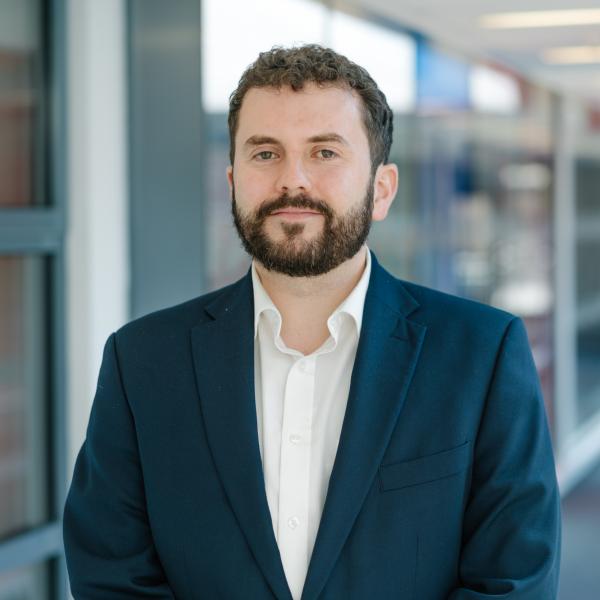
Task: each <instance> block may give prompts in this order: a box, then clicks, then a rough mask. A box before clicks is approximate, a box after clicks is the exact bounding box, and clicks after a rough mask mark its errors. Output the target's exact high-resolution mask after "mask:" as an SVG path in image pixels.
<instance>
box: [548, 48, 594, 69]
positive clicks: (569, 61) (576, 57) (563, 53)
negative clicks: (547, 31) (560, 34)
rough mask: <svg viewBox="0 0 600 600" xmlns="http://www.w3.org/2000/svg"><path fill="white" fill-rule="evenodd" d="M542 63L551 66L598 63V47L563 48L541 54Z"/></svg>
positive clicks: (550, 49) (549, 49) (551, 49)
mask: <svg viewBox="0 0 600 600" xmlns="http://www.w3.org/2000/svg"><path fill="white" fill-rule="evenodd" d="M542 58H543V60H544V62H546V63H548V64H551V65H577V64H579V65H581V64H595V63H600V46H564V47H562V48H548V49H547V50H544V51H543V52H542Z"/></svg>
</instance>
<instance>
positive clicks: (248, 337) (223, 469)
mask: <svg viewBox="0 0 600 600" xmlns="http://www.w3.org/2000/svg"><path fill="white" fill-rule="evenodd" d="M205 309H206V311H207V313H208V316H207V320H206V321H205V322H204V323H202V324H201V325H198V326H196V327H194V328H193V329H192V333H191V335H192V352H193V355H194V364H195V369H196V379H197V384H198V391H199V394H200V400H201V407H202V414H203V417H204V422H205V426H206V436H207V439H208V443H209V445H210V448H211V451H212V455H213V458H214V461H215V465H216V467H217V470H218V472H219V477H220V478H221V482H222V484H223V487H224V489H225V492H226V494H227V496H228V498H229V501H230V503H231V506H232V509H233V511H234V513H235V515H236V517H237V519H238V521H239V523H240V527H241V529H242V530H243V533H244V535H245V537H246V540H247V542H248V545H249V547H250V549H251V551H252V553H253V554H254V558H255V559H256V562H257V563H258V565H259V567H260V569H261V570H262V572H263V574H264V576H265V578H266V580H267V581H268V583H269V585H270V587H271V589H272V591H273V593H274V594H275V596H276V597H277V598H278V599H280V600H291V599H292V595H291V593H290V590H289V587H288V585H287V581H286V578H285V573H284V570H283V565H282V563H281V557H280V554H279V549H278V547H277V541H276V539H275V534H274V533H273V526H272V522H271V515H270V511H269V505H268V502H267V496H266V492H265V483H264V475H263V470H262V463H261V458H260V450H259V445H258V432H257V424H256V405H255V398H254V310H253V296H252V279H251V277H250V274H248V275H246V277H244V278H243V279H242V280H240V281H239V282H238V283H237V284H234V285H233V286H232V287H231V288H230V289H229V292H224V293H223V294H222V295H220V296H218V297H217V299H216V300H214V301H213V302H212V303H211V304H209V305H208V306H207V307H206V308H205Z"/></svg>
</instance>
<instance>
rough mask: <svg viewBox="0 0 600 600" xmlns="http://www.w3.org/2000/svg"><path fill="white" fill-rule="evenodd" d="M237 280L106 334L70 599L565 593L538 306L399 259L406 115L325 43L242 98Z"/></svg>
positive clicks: (236, 184) (69, 513) (236, 176)
mask: <svg viewBox="0 0 600 600" xmlns="http://www.w3.org/2000/svg"><path fill="white" fill-rule="evenodd" d="M229 128H230V136H231V137H230V141H231V166H230V167H229V168H228V171H227V177H228V181H229V184H230V189H231V197H232V210H233V215H234V222H235V225H236V228H237V230H238V233H239V234H240V237H241V239H242V242H243V244H244V247H245V248H246V250H247V251H248V252H249V253H250V254H251V255H252V256H253V258H254V260H253V263H252V268H251V269H250V271H249V272H248V274H247V275H246V276H245V277H244V278H243V279H241V280H240V281H238V282H236V283H234V284H232V285H230V286H228V287H226V288H224V289H221V290H218V291H216V292H212V293H210V294H208V295H206V296H202V297H200V298H196V299H193V300H191V301H189V302H186V303H185V304H182V305H179V306H176V307H173V308H169V309H166V310H163V311H160V312H157V313H154V314H151V315H148V316H146V317H143V318H141V319H138V320H136V321H133V322H132V323H129V324H128V325H126V326H124V327H123V328H121V329H120V330H119V331H117V332H116V333H114V334H112V335H111V336H110V338H109V339H108V341H107V344H106V347H105V350H104V358H103V363H102V367H101V371H100V376H99V381H98V388H97V392H96V397H95V399H94V405H93V408H92V414H91V418H90V423H89V427H88V431H87V438H86V441H85V443H84V445H83V447H82V449H81V452H80V454H79V456H78V459H77V464H76V467H75V473H74V477H73V483H72V485H71V489H70V492H69V497H68V500H67V504H66V508H65V515H64V534H65V548H66V555H67V562H68V568H69V574H70V578H71V587H72V591H73V594H74V596H75V598H85V599H92V598H94V599H95V598H98V599H100V598H102V599H111V598H178V599H211V600H212V599H224V600H237V599H240V600H241V599H244V600H246V599H259V600H260V599H269V598H271V599H273V598H277V599H286V600H289V599H291V598H293V599H295V600H296V599H299V598H302V600H317V599H320V600H338V599H340V600H348V599H350V600H351V599H356V600H358V599H360V600H364V599H366V598H373V599H377V600H385V599H388V598H390V599H392V598H394V599H396V598H398V599H400V598H402V599H407V600H446V599H447V600H484V599H488V598H489V599H492V598H506V599H511V600H517V599H519V600H526V599H527V600H551V599H553V598H555V595H556V585H557V573H558V556H559V529H560V526H559V499H558V494H557V486H556V479H555V472H554V464H553V459H552V451H551V445H550V439H549V435H548V430H547V424H546V419H545V413H544V407H543V402H542V398H541V394H540V390H539V384H538V380H537V375H536V371H535V367H534V364H533V361H532V358H531V353H530V351H529V347H528V344H527V336H526V333H525V330H524V327H523V324H522V322H521V321H520V320H519V319H518V318H516V317H513V316H512V315H510V314H507V313H505V312H502V311H499V310H495V309H492V308H489V307H486V306H483V305H481V304H477V303H474V302H470V301H467V300H462V299H459V298H455V297H452V296H448V295H445V294H442V293H440V292H435V291H433V290H429V289H426V288H423V287H420V286H417V285H414V284H411V283H407V282H400V281H399V280H397V279H395V278H393V277H392V276H391V275H389V274H388V273H387V272H386V271H385V270H384V269H383V268H382V267H381V266H379V264H378V263H377V261H376V259H375V257H374V256H373V255H371V254H370V253H369V251H368V250H367V248H366V246H365V241H366V238H367V234H368V232H369V227H370V223H371V221H372V220H381V219H384V218H385V216H386V214H387V212H388V209H389V207H390V204H391V202H392V200H393V198H394V195H395V193H396V188H397V177H398V174H397V169H396V166H395V165H393V164H389V163H388V157H389V149H390V144H391V134H392V114H391V111H390V109H389V107H388V105H387V103H386V101H385V97H384V95H383V94H382V93H381V92H380V91H379V89H378V88H377V86H376V84H375V83H374V81H373V80H372V79H371V78H370V77H369V75H368V74H367V72H366V71H365V70H364V69H362V68H361V67H359V66H357V65H355V64H353V63H351V62H349V61H348V60H347V59H346V58H344V57H343V56H340V55H338V54H336V53H334V52H333V51H331V50H329V49H324V48H321V47H319V46H314V45H309V46H303V47H299V48H292V49H281V48H274V49H273V50H271V51H270V52H266V53H263V54H261V55H260V56H259V58H258V59H257V61H256V62H255V63H254V64H253V65H251V67H249V69H248V70H247V71H246V72H245V73H244V75H243V76H242V79H241V80H240V83H239V86H238V88H237V90H236V91H235V92H234V93H233V94H232V96H231V99H230V113H229Z"/></svg>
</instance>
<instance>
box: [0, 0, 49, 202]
mask: <svg viewBox="0 0 600 600" xmlns="http://www.w3.org/2000/svg"><path fill="white" fill-rule="evenodd" d="M39 4H40V2H39V0H2V2H0V207H2V206H23V205H31V204H40V203H41V202H42V198H41V195H40V194H38V193H37V189H36V187H37V185H38V182H41V180H42V166H43V161H42V159H41V149H42V140H41V139H40V131H41V124H40V120H41V106H40V97H41V94H40V91H41V87H42V78H41V62H42V60H41V59H42V56H41V51H40V31H39V23H40V6H39Z"/></svg>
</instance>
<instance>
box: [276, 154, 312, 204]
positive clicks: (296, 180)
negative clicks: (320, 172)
mask: <svg viewBox="0 0 600 600" xmlns="http://www.w3.org/2000/svg"><path fill="white" fill-rule="evenodd" d="M310 185H311V184H310V178H309V176H308V173H307V172H306V165H304V164H303V161H302V159H301V158H294V157H287V158H286V159H285V160H283V161H282V162H281V168H280V171H279V173H278V177H277V183H276V186H277V191H278V192H280V193H281V192H286V193H288V194H289V195H290V196H293V195H295V194H299V193H307V192H308V190H309V189H310Z"/></svg>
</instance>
